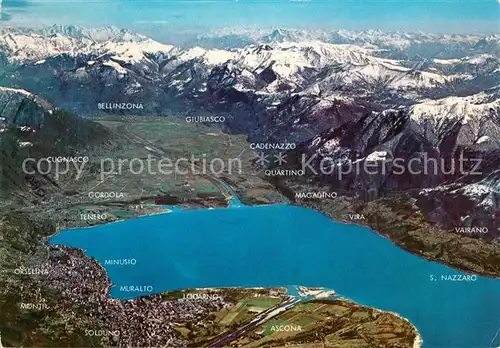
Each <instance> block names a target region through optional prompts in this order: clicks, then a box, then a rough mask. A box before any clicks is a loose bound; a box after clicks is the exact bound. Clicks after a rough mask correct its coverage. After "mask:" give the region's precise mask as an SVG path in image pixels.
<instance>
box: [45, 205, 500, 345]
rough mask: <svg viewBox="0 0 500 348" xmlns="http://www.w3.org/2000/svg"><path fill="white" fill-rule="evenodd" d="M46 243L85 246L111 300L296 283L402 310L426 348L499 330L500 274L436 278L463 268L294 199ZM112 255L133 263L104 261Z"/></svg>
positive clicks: (118, 226)
mask: <svg viewBox="0 0 500 348" xmlns="http://www.w3.org/2000/svg"><path fill="white" fill-rule="evenodd" d="M50 243H52V244H63V245H66V246H70V247H75V248H81V249H84V250H86V254H87V255H89V256H91V257H93V258H95V259H96V260H97V261H99V262H100V263H101V264H102V265H104V266H105V267H106V269H107V271H108V275H109V277H110V279H111V280H112V282H113V283H114V284H115V286H114V287H113V289H112V291H111V295H112V296H113V297H116V298H133V297H137V296H140V295H144V294H149V292H142V293H141V292H133V293H132V292H124V291H120V286H129V285H131V286H152V287H153V289H154V290H153V292H161V291H165V290H173V289H181V288H194V287H229V286H239V287H253V286H286V285H293V284H299V285H304V286H322V287H327V288H331V289H334V290H335V291H337V292H338V293H340V294H341V295H343V296H345V297H347V298H350V299H352V300H354V301H356V302H359V303H361V304H364V305H369V306H374V307H377V308H380V309H384V310H390V311H394V312H397V313H399V314H401V315H402V316H404V317H405V318H408V319H409V320H410V321H411V322H412V323H413V324H414V325H415V326H416V327H417V329H418V330H419V332H420V334H421V336H422V337H423V340H424V344H423V347H426V348H455V347H460V348H462V347H463V348H487V347H491V346H492V339H493V337H494V336H495V333H496V332H497V331H498V330H499V329H500V280H498V279H489V278H484V277H477V280H476V281H475V282H453V281H444V280H439V279H440V277H441V276H442V275H444V276H446V275H454V274H463V273H461V272H458V271H455V270H453V269H450V268H448V267H446V266H443V265H441V264H438V263H434V262H429V261H426V260H424V259H422V258H419V257H416V256H414V255H412V254H410V253H408V252H405V251H403V250H401V249H400V248H398V247H396V246H394V245H393V244H392V243H390V242H389V241H387V240H386V239H384V238H382V237H380V236H378V235H376V234H375V233H373V232H372V231H370V230H368V229H366V228H364V227H360V226H355V225H345V224H340V223H336V222H333V221H331V220H330V219H328V218H327V217H326V216H324V215H323V214H320V213H318V212H316V211H314V210H310V209H306V208H301V207H296V206H291V205H270V206H257V207H249V206H243V205H240V204H236V205H233V207H230V208H220V209H200V210H176V211H174V212H172V213H169V214H163V215H153V216H146V217H141V218H136V219H132V220H128V221H122V222H117V223H111V224H106V225H100V226H96V227H92V228H79V229H71V230H64V231H61V232H60V233H58V234H57V235H55V236H54V237H52V238H51V240H50ZM109 259H136V260H137V263H136V264H135V265H133V266H116V265H115V266H110V265H105V260H109ZM431 276H433V277H434V279H437V280H435V281H431ZM495 343H496V342H495ZM497 345H499V344H497Z"/></svg>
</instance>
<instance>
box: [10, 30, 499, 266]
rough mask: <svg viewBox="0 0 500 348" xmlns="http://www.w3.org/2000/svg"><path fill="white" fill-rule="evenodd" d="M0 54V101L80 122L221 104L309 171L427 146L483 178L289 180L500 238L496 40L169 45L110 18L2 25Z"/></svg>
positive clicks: (323, 36)
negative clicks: (123, 106)
mask: <svg viewBox="0 0 500 348" xmlns="http://www.w3.org/2000/svg"><path fill="white" fill-rule="evenodd" d="M0 56H1V59H0V73H1V74H0V76H1V78H0V85H2V86H5V88H4V89H3V90H1V91H0V95H1V96H2V97H1V98H2V99H6V98H7V99H9V98H12V97H11V95H12V90H11V89H22V90H26V91H29V93H30V94H31V93H32V94H33V97H31V98H30V100H35V99H36V98H39V100H44V101H46V102H45V103H49V104H51V105H55V106H57V107H59V108H64V109H68V110H70V111H72V112H74V113H76V114H78V115H80V116H85V117H92V116H100V115H103V114H106V113H113V114H120V113H121V114H131V113H132V114H138V115H141V114H142V115H145V114H147V115H151V114H154V115H161V116H170V115H172V114H174V113H180V112H182V113H190V114H198V113H217V114H221V115H224V116H225V120H226V122H225V124H224V127H225V128H226V130H228V131H230V132H235V133H244V134H247V135H248V137H249V138H250V140H251V141H254V142H267V143H282V142H288V143H296V144H297V149H295V150H294V151H292V152H291V153H290V154H289V155H290V157H292V158H297V159H298V158H300V157H301V156H302V155H307V156H313V155H317V156H318V157H317V159H316V160H315V161H314V162H312V166H313V167H314V166H316V168H317V167H318V166H319V165H320V162H321V159H323V158H330V159H332V160H333V161H335V162H336V163H338V168H342V167H343V166H346V165H352V164H353V163H357V162H358V161H367V160H368V161H371V162H375V163H376V164H377V165H379V166H385V165H386V160H387V159H388V156H389V155H390V156H392V158H402V159H403V160H404V161H405V162H408V161H410V160H411V159H422V158H424V155H425V156H427V157H426V158H431V159H433V160H436V161H442V162H443V163H445V164H446V166H447V168H448V167H449V166H450V165H451V163H452V162H453V161H458V160H459V159H460V158H461V157H463V156H466V157H467V158H473V159H477V160H479V161H480V165H479V167H478V168H476V169H477V170H479V171H480V173H481V174H480V175H469V174H465V175H464V174H463V173H456V172H454V173H451V174H447V173H435V174H419V175H408V174H407V175H395V174H394V173H393V172H391V170H387V171H386V172H384V173H383V174H380V173H379V174H377V175H367V174H366V173H350V174H349V176H347V177H345V178H342V179H339V178H337V177H336V176H335V175H309V174H308V175H305V176H304V177H301V178H297V179H293V180H294V181H295V182H296V183H297V182H300V183H307V185H320V186H327V187H329V188H330V189H333V190H336V191H338V192H341V193H342V195H343V196H345V197H349V198H352V199H355V200H359V201H360V202H371V201H374V200H377V199H383V198H384V197H395V198H394V199H404V200H405V201H407V202H412V205H413V208H412V209H414V210H415V211H418V212H419V213H421V214H423V215H424V216H425V221H426V223H428V224H429V225H431V226H438V227H439V228H441V229H443V230H444V231H447V232H450V233H455V234H457V235H458V233H459V232H457V230H456V228H458V227H486V228H487V233H481V234H477V235H467V236H466V237H464V236H463V235H461V238H462V237H463V238H472V239H479V240H482V241H485V242H487V243H495V245H497V244H496V243H498V242H499V238H500V233H499V229H500V225H499V224H498V222H497V221H499V219H498V218H499V217H500V213H499V212H500V209H499V204H500V196H499V194H500V184H499V183H500V179H499V178H500V159H499V156H498V155H499V153H500V85H499V81H500V35H489V36H478V35H435V34H426V33H404V32H393V33H386V32H382V31H374V30H372V31H348V30H338V31H321V30H318V31H305V30H290V29H273V30H270V31H266V30H262V29H252V28H249V29H241V30H234V29H224V30H217V31H213V32H208V33H204V34H202V35H198V37H196V39H195V40H192V41H191V42H188V43H186V45H184V46H182V47H179V46H173V45H169V44H168V43H160V42H157V41H154V40H152V39H150V38H147V37H145V36H143V35H139V34H136V33H132V32H129V31H126V30H120V29H116V28H112V27H110V28H102V29H85V28H81V27H76V26H53V27H49V28H43V29H37V30H32V29H30V30H28V29H19V28H3V29H2V30H1V31H0ZM19 93H21V94H22V93H23V92H17V93H16V94H15V95H16V96H17V95H19ZM26 93H28V92H26ZM35 96H36V97H35ZM16 98H17V97H16ZM0 100H1V99H0ZM100 103H132V104H136V105H137V104H140V105H142V106H143V107H141V108H138V109H137V110H132V111H131V110H103V109H101V108H99V107H98V105H99V104H100ZM2 104H3V105H4V107H3V110H2V114H1V116H2V117H3V120H4V122H7V123H9V122H10V123H14V124H19V125H20V126H22V124H23V122H20V121H19V120H20V119H23V117H25V116H22V115H23V112H24V110H25V109H26V108H28V107H29V105H28V106H27V104H23V106H22V107H20V108H17V109H16V110H17V111H16V110H13V109H14V108H13V107H12V104H11V103H10V102H9V101H6V102H2ZM19 115H21V116H19ZM294 165H295V166H299V167H300V164H299V163H298V162H293V161H291V162H290V163H288V167H289V168H295V167H294ZM389 167H390V168H392V167H391V164H389ZM419 168H420V167H419ZM466 169H468V170H472V169H473V168H472V163H469V166H468V167H467V168H466ZM286 180H292V179H286ZM286 180H285V181H286ZM282 184H283V183H282ZM497 250H498V249H497ZM490 262H491V264H488V265H485V266H484V269H483V270H482V271H483V273H486V274H489V275H493V274H500V255H499V253H498V252H497V253H496V254H495V253H493V254H492V255H491V259H490ZM456 266H457V267H459V268H463V269H467V266H466V265H465V264H462V265H456Z"/></svg>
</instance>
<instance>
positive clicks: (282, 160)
mask: <svg viewBox="0 0 500 348" xmlns="http://www.w3.org/2000/svg"><path fill="white" fill-rule="evenodd" d="M274 157H275V158H276V159H275V160H274V163H278V165H282V164H283V163H286V159H285V158H286V153H282V152H280V153H278V154H277V155H274Z"/></svg>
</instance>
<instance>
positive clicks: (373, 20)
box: [0, 0, 500, 33]
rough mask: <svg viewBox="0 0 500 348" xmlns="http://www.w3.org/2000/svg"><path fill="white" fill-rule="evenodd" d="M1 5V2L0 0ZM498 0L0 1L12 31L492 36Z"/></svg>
mask: <svg viewBox="0 0 500 348" xmlns="http://www.w3.org/2000/svg"><path fill="white" fill-rule="evenodd" d="M0 1H1V0H0ZM499 1H500V0H439V1H438V0H3V1H2V18H3V23H4V24H8V25H14V26H41V25H52V24H75V25H82V26H86V27H99V26H107V25H114V26H117V27H120V28H126V29H133V30H139V31H143V32H144V31H146V32H147V31H155V30H156V31H158V30H159V29H162V30H165V31H175V30H177V29H179V28H218V27H240V26H253V27H259V28H274V27H284V28H305V29H330V28H331V29H341V28H345V29H360V30H363V29H382V30H407V31H426V32H439V33H500V2H499Z"/></svg>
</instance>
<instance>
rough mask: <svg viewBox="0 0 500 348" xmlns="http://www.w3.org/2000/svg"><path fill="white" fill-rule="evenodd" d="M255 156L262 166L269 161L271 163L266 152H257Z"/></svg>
mask: <svg viewBox="0 0 500 348" xmlns="http://www.w3.org/2000/svg"><path fill="white" fill-rule="evenodd" d="M255 157H257V161H256V162H257V164H260V165H261V166H262V167H264V166H265V165H266V164H267V163H269V159H268V157H269V156H268V155H266V154H265V153H264V152H261V153H260V154H256V155H255Z"/></svg>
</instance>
